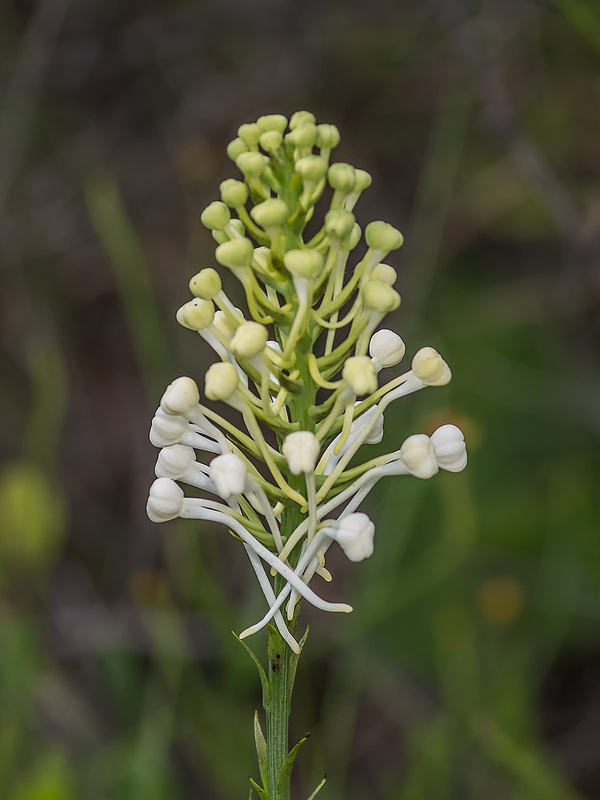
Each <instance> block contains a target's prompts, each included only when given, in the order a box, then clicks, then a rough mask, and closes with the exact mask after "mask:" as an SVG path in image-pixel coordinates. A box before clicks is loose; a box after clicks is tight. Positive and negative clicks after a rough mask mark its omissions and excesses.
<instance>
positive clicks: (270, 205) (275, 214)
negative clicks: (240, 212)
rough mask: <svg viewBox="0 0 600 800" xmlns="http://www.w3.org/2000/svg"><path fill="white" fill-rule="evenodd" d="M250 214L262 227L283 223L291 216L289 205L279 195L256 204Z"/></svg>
mask: <svg viewBox="0 0 600 800" xmlns="http://www.w3.org/2000/svg"><path fill="white" fill-rule="evenodd" d="M250 216H251V217H252V219H253V220H254V221H255V222H256V224H257V225H260V226H261V228H265V230H266V229H267V228H273V227H278V226H280V225H283V224H284V222H285V221H286V219H287V218H288V217H289V211H288V207H287V205H286V204H285V202H284V201H283V200H280V199H279V198H278V197H271V198H270V199H269V200H265V201H264V202H262V203H259V204H258V205H257V206H254V208H253V209H251V211H250Z"/></svg>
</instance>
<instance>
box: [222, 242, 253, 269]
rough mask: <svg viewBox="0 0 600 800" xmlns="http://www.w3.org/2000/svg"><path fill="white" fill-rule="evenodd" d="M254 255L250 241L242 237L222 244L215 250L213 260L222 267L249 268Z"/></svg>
mask: <svg viewBox="0 0 600 800" xmlns="http://www.w3.org/2000/svg"><path fill="white" fill-rule="evenodd" d="M253 255H254V247H253V246H252V242H251V241H250V239H246V237H244V236H242V237H241V238H239V239H231V240H230V241H229V242H223V244H220V245H219V246H218V247H217V249H216V250H215V258H216V259H217V261H218V262H219V264H222V265H223V266H224V267H229V268H230V269H235V268H236V267H249V266H250V262H251V261H252V256H253Z"/></svg>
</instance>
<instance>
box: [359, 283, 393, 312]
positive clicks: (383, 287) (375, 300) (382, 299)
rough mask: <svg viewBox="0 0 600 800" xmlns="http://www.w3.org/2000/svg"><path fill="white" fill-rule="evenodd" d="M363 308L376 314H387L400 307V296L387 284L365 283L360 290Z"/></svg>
mask: <svg viewBox="0 0 600 800" xmlns="http://www.w3.org/2000/svg"><path fill="white" fill-rule="evenodd" d="M362 297H363V302H364V304H365V306H366V307H367V308H368V309H369V310H371V311H376V312H377V313H378V314H389V312H390V311H395V310H396V309H397V308H398V306H399V305H400V295H399V294H398V292H397V291H396V290H395V289H392V287H391V286H390V285H389V284H388V283H383V281H367V282H366V283H365V285H364V286H363V288H362Z"/></svg>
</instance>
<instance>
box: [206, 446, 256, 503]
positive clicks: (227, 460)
mask: <svg viewBox="0 0 600 800" xmlns="http://www.w3.org/2000/svg"><path fill="white" fill-rule="evenodd" d="M209 477H210V479H211V481H212V482H213V483H214V485H215V487H216V489H217V492H218V493H219V495H220V496H221V497H222V498H223V500H229V498H230V497H232V496H236V495H240V494H243V493H244V491H245V490H246V479H247V477H248V470H247V468H246V464H245V463H244V462H243V461H242V459H241V458H240V457H239V456H236V455H235V453H225V454H224V455H222V456H217V457H216V458H213V460H212V461H211V462H210V472H209Z"/></svg>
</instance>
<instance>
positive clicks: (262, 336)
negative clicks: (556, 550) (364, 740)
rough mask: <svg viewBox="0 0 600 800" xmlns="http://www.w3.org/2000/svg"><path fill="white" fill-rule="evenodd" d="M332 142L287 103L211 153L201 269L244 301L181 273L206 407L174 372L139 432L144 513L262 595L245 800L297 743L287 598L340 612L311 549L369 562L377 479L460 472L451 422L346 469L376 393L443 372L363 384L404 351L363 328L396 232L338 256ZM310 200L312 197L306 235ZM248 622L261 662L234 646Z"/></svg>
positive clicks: (340, 205) (378, 417)
mask: <svg viewBox="0 0 600 800" xmlns="http://www.w3.org/2000/svg"><path fill="white" fill-rule="evenodd" d="M338 142H339V132H338V131H337V128H336V127H335V126H333V125H317V124H316V121H315V118H314V116H313V115H312V114H310V113H309V112H305V111H301V112H297V113H296V114H293V115H292V117H291V118H290V119H289V120H288V119H287V118H286V117H284V116H282V115H279V114H271V115H267V116H264V117H260V118H259V119H258V120H257V121H256V122H254V123H249V124H244V125H242V126H240V128H239V130H238V137H237V138H236V139H234V140H233V141H232V142H231V143H230V145H229V146H228V149H227V152H228V154H229V156H230V157H231V159H232V160H233V161H234V162H235V164H236V166H237V168H238V169H239V171H240V173H241V178H242V179H241V180H239V179H234V178H229V179H227V180H226V181H224V182H223V183H222V184H221V186H220V192H221V199H220V200H218V201H214V202H213V203H211V204H210V205H209V206H208V207H207V208H206V209H205V210H204V211H203V213H202V215H201V220H202V223H203V224H204V225H205V226H206V227H207V228H208V230H210V231H211V233H212V236H213V238H214V239H215V242H216V245H217V246H216V249H215V260H216V262H217V263H218V264H219V265H221V267H222V268H224V270H225V273H227V272H229V273H231V276H232V277H233V278H234V279H236V280H238V281H239V282H240V284H241V286H242V288H243V290H244V294H245V297H246V304H247V308H246V309H245V310H242V309H238V308H236V307H235V306H234V304H233V303H232V302H231V300H230V299H229V298H228V296H227V293H226V291H225V289H224V288H223V282H222V279H221V275H220V274H219V273H218V272H217V271H216V270H215V269H214V268H213V267H206V268H204V269H202V270H201V271H200V272H199V273H198V274H197V275H195V276H194V277H192V279H191V280H190V290H191V292H192V295H193V299H192V300H188V301H187V302H186V303H184V305H183V306H182V307H181V308H180V309H179V311H178V313H177V319H178V321H179V322H180V323H181V324H182V325H184V326H185V327H186V328H188V329H191V330H195V331H197V332H198V333H199V335H200V336H201V337H202V338H203V339H204V341H205V343H206V344H207V345H208V346H210V347H211V348H212V349H213V350H214V352H215V354H216V357H217V360H216V361H215V363H213V364H212V365H211V366H210V367H209V369H208V370H207V372H206V375H205V377H204V387H203V394H204V397H205V398H206V401H205V400H204V399H201V390H200V388H199V387H198V385H197V383H196V382H195V381H194V380H192V378H188V377H182V378H178V379H176V380H175V381H173V383H172V384H171V385H170V386H169V387H168V388H167V390H166V392H165V394H164V395H163V398H162V400H161V404H160V408H159V409H158V410H157V412H156V415H155V417H154V420H153V422H152V428H151V433H150V439H151V441H152V443H153V444H154V445H156V446H157V447H159V448H161V450H160V453H159V457H158V461H157V466H156V475H157V480H156V481H155V482H154V484H153V485H152V487H151V489H150V495H149V499H148V505H147V511H148V515H149V517H150V519H152V520H153V521H155V522H165V521H168V520H170V519H174V518H176V517H184V518H190V519H195V520H201V521H202V520H204V521H208V520H210V521H212V522H218V523H220V524H222V525H223V526H224V527H225V529H226V530H229V531H230V532H231V533H232V534H233V535H234V536H235V537H236V538H238V539H239V540H241V542H242V543H243V546H244V549H245V552H246V554H247V555H248V558H249V561H250V564H251V567H252V569H253V571H254V573H255V574H256V577H257V579H258V583H259V586H260V589H261V591H262V592H263V594H264V596H265V600H266V604H267V611H266V613H265V614H264V616H263V618H262V619H261V620H259V621H257V622H256V623H254V624H252V625H250V626H249V627H248V628H246V629H245V630H244V631H242V632H241V634H240V636H239V638H240V640H241V641H242V644H244V646H245V647H246V649H248V652H249V653H250V654H251V656H252V658H253V660H254V662H255V664H256V665H257V668H258V671H259V675H260V678H261V683H262V687H263V705H264V709H265V720H266V726H265V734H263V730H262V727H261V724H260V719H259V718H258V716H257V717H256V718H255V723H254V733H255V741H256V747H257V754H258V760H259V771H260V778H261V781H262V785H260V784H259V783H258V782H257V781H255V780H254V779H251V783H252V787H253V790H254V791H256V793H257V794H258V796H259V797H260V798H261V800H289V798H290V775H291V770H292V766H293V763H294V759H295V757H296V754H297V752H298V749H299V747H300V745H301V744H302V742H303V741H304V740H301V742H299V743H298V744H297V745H296V746H295V747H293V748H292V749H291V750H288V747H289V743H288V723H289V715H290V707H291V696H292V688H293V683H294V677H295V673H296V667H297V663H298V658H299V655H300V652H301V649H302V646H303V645H304V642H305V640H306V633H305V634H304V636H303V637H302V639H300V640H299V639H298V637H297V629H298V619H299V614H300V608H301V602H300V601H301V600H302V599H303V600H305V601H306V602H309V603H311V604H312V605H314V606H316V607H317V608H320V609H322V610H324V611H328V612H333V613H336V612H337V613H340V612H341V613H348V612H350V611H352V608H351V606H349V605H348V604H347V603H344V602H331V601H326V600H324V599H323V598H321V597H320V596H319V594H318V592H317V591H316V590H315V589H314V588H312V587H311V586H310V585H309V584H310V583H311V581H312V579H313V578H315V576H318V578H319V579H320V580H325V581H330V580H331V579H332V575H331V573H330V572H329V570H328V569H327V567H326V554H327V551H328V549H329V547H330V546H331V545H332V544H333V543H334V542H336V543H337V546H339V547H341V548H342V550H343V552H344V553H345V554H346V556H347V557H348V559H349V560H351V561H362V560H363V559H365V558H368V557H370V556H371V554H372V553H373V549H374V534H375V525H374V524H373V522H372V521H371V520H370V519H369V517H368V516H367V515H366V514H364V513H363V512H360V511H359V510H358V508H359V506H360V504H361V503H362V501H363V500H364V499H365V497H366V496H367V495H368V493H369V491H371V489H372V488H373V486H374V485H375V484H376V483H377V482H378V481H379V480H380V479H381V478H383V477H385V476H391V475H394V476H398V475H413V476H416V477H418V478H421V479H427V478H430V477H432V476H433V475H435V474H436V473H437V472H438V470H439V469H440V468H441V469H446V470H449V471H454V472H457V471H459V470H461V469H463V468H464V466H465V465H466V450H465V444H464V438H463V436H462V433H461V432H460V431H459V430H458V428H456V427H455V426H453V425H445V426H442V428H440V429H438V431H436V432H435V433H434V434H433V435H432V436H428V435H426V434H413V435H412V436H408V437H407V438H406V440H405V441H404V442H403V443H402V442H396V443H395V445H396V446H395V447H394V448H393V450H392V452H391V453H389V454H388V455H386V456H380V457H378V458H376V459H372V460H366V461H364V460H363V461H362V462H359V463H357V458H358V457H359V455H360V452H361V451H362V448H363V445H364V446H368V445H369V444H373V443H377V442H379V441H381V439H382V438H383V427H384V417H385V411H386V409H387V407H388V406H389V405H390V403H392V402H394V401H395V400H397V399H399V398H400V397H403V396H405V395H407V394H410V393H412V392H416V391H420V390H421V389H423V388H425V387H427V386H442V385H444V384H445V383H447V382H448V381H449V380H450V378H451V373H450V369H449V367H448V365H447V364H446V362H445V361H444V360H443V359H442V357H441V356H440V355H439V354H438V353H437V352H436V351H435V350H434V349H433V348H431V347H425V348H421V350H419V351H418V352H417V353H416V354H415V355H414V357H413V359H412V363H411V368H410V370H408V371H407V372H405V373H404V374H402V375H399V376H396V377H391V378H389V379H387V380H383V381H380V379H379V378H380V373H384V374H385V371H386V370H388V369H391V368H394V367H396V365H397V364H399V362H400V361H401V360H402V358H403V356H404V353H405V350H406V347H405V344H404V342H403V341H402V339H401V338H400V337H399V336H398V335H397V334H396V333H394V332H392V331H390V330H387V329H385V328H382V329H379V330H377V328H378V326H379V325H380V323H381V322H382V320H383V319H384V317H385V316H386V314H388V313H390V312H391V311H394V310H395V309H397V308H398V306H399V305H400V296H399V295H398V293H397V292H396V291H395V290H394V289H393V283H394V282H395V279H396V271H395V269H394V268H393V267H391V266H390V265H388V264H386V263H383V259H385V258H386V257H387V255H388V254H389V253H390V252H393V251H394V250H397V249H398V248H399V247H401V245H402V242H403V237H402V234H401V233H400V232H399V231H398V230H396V229H395V228H394V227H393V226H391V225H389V224H388V223H386V222H382V221H375V222H371V223H370V224H369V225H367V226H366V228H365V231H364V239H365V242H366V248H367V249H366V253H365V255H364V256H363V257H362V258H361V259H360V260H358V261H357V263H356V264H355V266H354V267H352V266H349V263H351V261H352V253H353V250H354V249H355V248H356V247H357V245H358V244H359V242H360V240H361V238H362V236H363V232H362V231H361V229H360V227H359V225H358V224H357V223H356V220H355V217H354V214H353V213H352V212H353V209H354V207H355V205H356V202H357V201H358V199H359V197H360V195H361V193H362V192H363V191H364V190H365V189H367V188H368V186H369V185H370V183H371V178H370V176H369V175H368V173H366V172H365V171H364V170H360V169H355V168H354V167H352V166H351V165H349V164H342V163H330V162H331V153H332V150H333V149H334V148H335V146H336V145H337V144H338ZM325 193H329V197H330V208H329V210H328V211H327V213H326V214H325V217H324V221H323V223H322V225H321V226H320V227H319V226H318V225H317V226H316V232H315V231H314V230H313V231H312V232H311V233H309V232H308V228H307V226H308V225H309V223H311V220H312V218H313V215H314V212H315V204H316V203H317V202H318V201H319V200H320V199H321V197H322V196H323V195H324V194H325ZM311 224H312V223H311ZM212 401H221V402H224V403H226V404H227V405H229V406H230V407H231V408H233V409H235V410H236V411H237V412H240V413H241V417H242V420H243V428H238V426H236V425H234V424H233V423H232V422H230V421H229V420H227V419H225V418H224V417H223V416H221V415H219V414H218V413H216V412H215V411H214V409H212V408H211V406H210V403H211V402H212ZM198 454H200V456H198ZM180 484H183V485H185V486H188V487H192V494H191V495H189V494H184V491H183V489H182V488H181V486H180ZM264 628H266V629H267V631H268V636H267V638H268V648H267V667H266V671H265V668H264V667H263V666H262V665H261V663H260V660H259V659H258V658H257V657H256V655H255V654H254V653H253V652H252V651H251V650H249V648H248V647H247V645H246V641H245V640H246V639H247V637H249V636H251V635H254V634H256V633H258V632H259V631H260V630H262V629H264ZM307 632H308V631H307ZM322 785H323V782H321V784H319V786H318V787H317V788H316V789H315V791H314V792H313V793H312V795H311V796H310V798H309V799H308V800H312V798H313V797H314V796H315V795H316V793H317V792H318V791H319V789H320V788H321V786H322Z"/></svg>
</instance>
